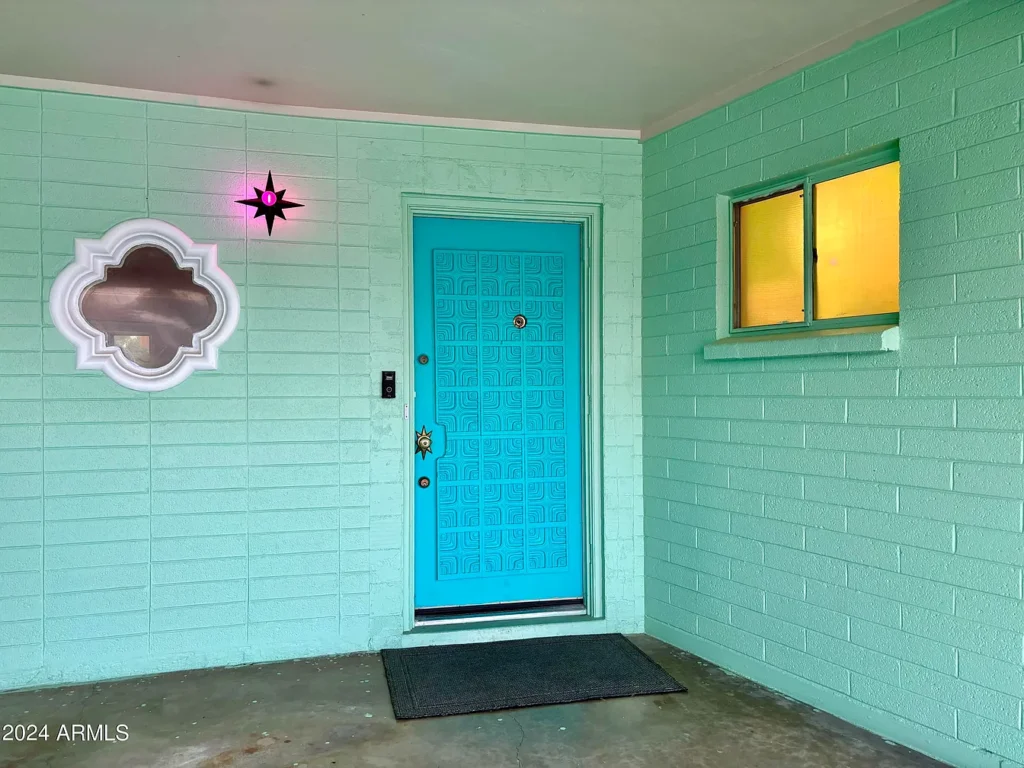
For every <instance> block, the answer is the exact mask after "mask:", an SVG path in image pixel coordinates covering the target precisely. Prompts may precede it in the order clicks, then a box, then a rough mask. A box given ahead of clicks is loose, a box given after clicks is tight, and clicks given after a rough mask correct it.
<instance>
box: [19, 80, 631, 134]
mask: <svg viewBox="0 0 1024 768" xmlns="http://www.w3.org/2000/svg"><path fill="white" fill-rule="evenodd" d="M0 86H6V87H10V88H26V89H30V90H35V91H64V92H66V93H81V94H86V95H89V96H108V97H110V98H115V99H134V100H136V101H156V102H162V103H167V104H184V105H186V106H192V107H209V108H212V109H230V110H234V111H237V112H266V113H270V114H275V115H293V116H299V117H322V118H326V119H329V120H349V121H359V122H370V123H403V124H409V125H424V126H436V127H440V128H473V129H477V130H484V131H511V132H515V133H547V134H556V135H562V136H590V137H594V138H600V139H633V140H639V139H640V131H639V130H632V129H627V128H588V127H583V126H573V125H544V124H540V123H516V122H510V121H504V120H478V119H476V118H466V117H432V116H429V115H406V114H399V113H394V112H369V111H363V110H357V109H329V108H326V107H303V106H295V105H288V104H269V103H266V102H262V101H243V100H241V99H224V98H220V97H216V96H195V95H190V94H185V93H171V92H167V91H149V90H144V89H141V88H122V87H121V86H116V85H99V84H96V83H79V82H75V81H72V80H50V79H46V78H40V77H22V76H20V75H4V74H0Z"/></svg>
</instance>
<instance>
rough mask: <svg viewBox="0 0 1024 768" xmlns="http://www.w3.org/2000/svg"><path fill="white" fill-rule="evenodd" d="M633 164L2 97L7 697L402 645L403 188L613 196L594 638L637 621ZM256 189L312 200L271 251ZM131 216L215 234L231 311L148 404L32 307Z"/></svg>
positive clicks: (1, 601) (610, 156)
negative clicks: (393, 393)
mask: <svg viewBox="0 0 1024 768" xmlns="http://www.w3.org/2000/svg"><path fill="white" fill-rule="evenodd" d="M640 165H641V148H640V145H639V144H638V142H636V141H628V140H602V139H598V138H582V137H572V136H551V135H541V134H527V133H511V132H496V131H474V130H461V129H450V128H436V127H423V126H417V125H396V124H383V123H355V122H342V121H336V120H327V119H310V118H303V117H290V116H282V115H276V114H266V113H257V112H236V111H228V110H216V109H205V108H197V107H193V106H185V105H178V104H169V103H146V102H141V101H131V100H123V99H111V98H99V97H94V96H85V95H75V94H68V93H59V92H49V91H46V92H40V91H35V90H22V89H12V88H0V689H4V688H17V687H25V686H30V685H42V684H51V683H59V682H68V681H71V682H78V681H84V680H94V679H101V678H110V677H119V676H124V675H132V674H144V673H152V672H159V671H163V670H168V669H183V668H195V667H202V666H209V665H218V664H233V663H239V662H247V661H262V660H267V659H274V658H291V657H297V656H307V655H315V654H322V653H337V652H347V651H359V650H366V649H372V648H379V647H382V646H395V645H398V644H401V643H405V642H407V641H408V640H409V638H408V637H407V636H404V635H402V629H403V625H402V621H403V619H402V611H403V605H404V604H405V601H406V599H407V595H406V594H405V578H406V570H405V569H406V560H407V558H406V552H405V551H404V549H403V546H404V544H403V542H404V538H403V536H404V534H403V526H404V525H405V524H406V523H407V519H408V518H407V515H408V513H409V511H408V510H406V509H404V507H403V504H404V501H405V498H406V496H405V494H406V491H405V487H404V483H405V477H406V475H405V466H406V465H405V462H406V461H407V460H408V459H409V457H410V454H411V451H410V450H409V448H410V446H409V445H406V443H405V424H404V422H403V404H404V403H405V402H408V397H407V395H406V392H405V387H406V385H407V383H408V381H409V373H410V372H409V370H408V369H407V361H408V359H409V357H410V354H411V353H410V352H409V350H407V349H406V348H405V346H404V344H405V341H404V323H405V318H404V312H405V306H406V292H407V291H408V290H409V289H410V287H409V286H408V285H407V284H406V282H405V279H406V278H405V273H404V271H403V268H402V264H403V262H402V249H403V237H402V221H401V203H400V201H401V195H402V193H403V192H429V193H442V194H451V195H470V196H489V197H505V198H526V199H554V200H573V201H587V202H595V201H596V202H600V203H602V204H603V205H604V224H605V231H604V233H603V236H604V256H605V263H604V270H605V278H606V279H605V286H606V290H605V293H604V306H603V311H604V328H603V338H604V351H605V357H604V361H605V377H606V378H605V381H604V396H605V408H606V410H605V414H604V419H605V427H606V435H607V436H608V438H607V442H606V445H605V451H604V460H605V464H604V466H605V497H604V509H605V516H606V528H605V531H606V542H605V547H606V550H605V551H606V562H605V563H604V568H605V573H606V579H607V601H606V613H607V617H608V618H607V621H606V622H605V623H604V624H603V625H602V626H605V627H607V628H608V629H609V630H615V631H618V630H622V631H635V630H637V629H638V628H639V627H640V626H641V621H642V612H643V591H642V590H643V580H642V555H643V537H642V528H641V515H642V505H641V502H640V491H641V484H642V464H641V462H642V456H641V449H640V440H641V437H640V435H641V421H640V407H641V403H640V388H639V381H640V379H639V374H640V356H639V341H640V323H639V312H640V293H639V269H640V227H641V207H640V206H641V199H640V193H641V175H640V174H641V170H640ZM268 170H272V171H273V173H274V178H275V181H276V186H277V188H278V189H279V190H280V189H282V188H283V189H286V190H287V193H288V197H289V198H290V199H293V200H296V201H298V202H301V203H303V204H304V205H305V207H304V208H298V209H294V210H290V211H288V221H286V222H282V221H278V222H277V223H276V226H275V228H274V234H273V237H272V238H268V237H267V234H266V228H265V223H264V221H263V219H258V220H255V221H253V220H252V219H251V216H252V209H250V208H245V207H243V206H240V205H238V204H237V203H235V201H236V200H238V199H241V198H244V197H251V195H252V187H253V186H259V187H260V188H262V186H263V183H264V181H265V179H266V174H267V171H268ZM145 216H151V217H155V218H160V219H164V220H166V221H169V222H171V223H172V224H175V225H176V226H178V227H180V228H181V229H183V230H184V231H185V232H186V233H187V234H188V235H189V236H190V237H192V238H193V239H194V240H196V241H198V242H215V243H217V245H218V247H219V254H220V258H221V261H222V263H223V265H224V267H225V269H226V270H227V271H228V272H229V273H230V275H231V277H232V279H233V280H234V281H235V282H236V284H237V285H238V286H239V290H240V292H241V295H242V302H243V312H242V319H241V323H240V326H239V329H238V331H237V332H236V333H235V335H234V336H233V337H232V338H231V339H230V341H229V342H228V343H227V344H226V345H225V347H224V350H223V352H222V353H221V358H220V361H221V364H220V370H218V371H216V372H211V373H199V374H194V375H193V376H192V377H191V378H190V379H189V380H188V381H187V382H185V383H184V384H182V385H181V386H178V387H175V388H173V389H170V390H168V391H165V392H162V393H157V394H152V395H150V394H143V393H135V392H132V391H129V390H127V389H123V388H121V387H119V386H117V385H115V384H114V383H113V382H111V381H110V380H109V379H107V378H106V377H105V376H103V375H102V374H101V373H98V372H77V371H76V370H75V366H74V354H73V351H72V347H71V345H70V344H69V343H68V342H67V341H66V340H65V339H64V338H63V337H61V336H60V334H59V333H57V332H56V330H55V329H54V328H53V325H52V323H51V322H50V318H49V311H48V308H47V304H46V299H47V297H48V295H49V290H50V285H51V283H52V280H53V278H54V276H55V275H56V274H57V273H58V272H59V271H60V270H61V269H62V268H63V267H64V266H65V265H66V264H67V263H69V261H70V260H71V259H72V254H73V247H74V240H75V238H76V237H97V236H99V235H102V233H103V232H104V231H106V230H107V229H108V228H109V227H111V226H112V225H114V224H116V223H118V222H120V221H124V220H126V219H132V218H138V217H145ZM381 370H396V371H397V372H398V388H399V393H398V399H396V400H390V401H382V400H380V399H379V398H378V394H379V376H380V371H381ZM539 631H545V630H539ZM546 631H556V630H546ZM563 631H564V630H563ZM460 637H462V638H470V637H473V635H472V633H462V634H461V635H460ZM449 639H450V640H451V639H454V638H449Z"/></svg>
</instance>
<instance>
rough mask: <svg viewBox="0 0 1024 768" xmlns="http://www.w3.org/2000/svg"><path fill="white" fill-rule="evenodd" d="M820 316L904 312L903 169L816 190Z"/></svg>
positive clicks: (887, 168) (893, 167) (880, 170)
mask: <svg viewBox="0 0 1024 768" xmlns="http://www.w3.org/2000/svg"><path fill="white" fill-rule="evenodd" d="M814 208H815V210H814V225H815V232H816V235H815V247H816V248H817V250H818V259H817V262H816V263H815V281H814V290H815V294H814V317H815V319H816V320H817V319H822V320H824V319H829V318H836V317H858V316H860V315H879V314H884V313H888V312H899V310H900V300H899V285H900V164H899V163H898V162H896V163H889V164H888V165H882V166H879V167H877V168H872V169H870V170H867V171H861V172H860V173H853V174H850V175H849V176H843V177H842V178H838V179H833V180H832V181H825V182H822V183H821V184H816V185H815V186H814Z"/></svg>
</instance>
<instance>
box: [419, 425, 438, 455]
mask: <svg viewBox="0 0 1024 768" xmlns="http://www.w3.org/2000/svg"><path fill="white" fill-rule="evenodd" d="M432 434H434V433H433V432H427V425H426V424H424V425H423V429H421V430H420V431H419V432H417V433H416V453H419V454H421V456H420V458H423V459H425V458H427V454H428V453H433V451H432V450H431V446H432V445H433V443H434V441H433V440H431V439H430V436H431V435H432Z"/></svg>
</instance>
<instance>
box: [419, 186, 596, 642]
mask: <svg viewBox="0 0 1024 768" xmlns="http://www.w3.org/2000/svg"><path fill="white" fill-rule="evenodd" d="M601 212H602V211H601V204H600V203H579V202H563V201H560V200H559V201H556V200H509V199H503V198H494V197H463V196H458V195H428V194H421V193H412V192H407V193H403V194H402V239H403V247H402V259H403V261H404V264H403V269H404V274H405V280H406V285H408V286H409V289H408V290H407V291H406V292H405V294H406V296H405V301H406V306H405V313H404V314H405V328H404V336H405V341H404V344H405V355H404V360H405V367H406V370H405V377H404V378H405V381H406V382H408V385H407V387H406V390H405V391H406V392H407V393H408V394H407V400H408V408H409V411H408V418H407V419H406V421H405V429H404V431H403V434H404V436H405V443H404V445H405V446H406V451H405V453H404V455H403V457H402V461H403V463H404V466H405V469H404V473H403V474H404V477H405V486H406V489H405V490H406V492H405V514H404V515H403V516H402V517H403V528H404V531H403V540H404V544H405V557H404V565H405V580H404V581H405V600H404V605H403V619H404V622H403V623H404V627H403V629H404V631H405V632H410V631H412V630H413V629H414V628H415V627H416V626H417V622H416V616H415V610H416V609H415V589H416V569H415V564H416V550H415V520H414V515H415V513H416V506H415V503H414V493H415V480H416V478H415V470H416V466H415V463H414V462H413V461H412V460H411V457H412V455H413V453H412V450H411V448H412V445H413V442H414V440H415V424H416V401H415V398H414V397H413V396H412V389H413V386H414V377H413V372H414V371H415V360H414V357H415V354H416V351H415V349H414V348H413V304H414V293H415V291H414V290H413V287H414V282H413V264H412V259H413V242H412V235H413V227H412V223H413V218H414V217H416V216H434V217H447V218H456V219H499V220H506V221H509V220H511V221H544V222H563V223H570V224H579V225H580V227H581V230H582V235H583V236H582V242H581V243H580V253H581V256H582V259H583V264H582V267H581V274H582V277H583V284H582V286H581V292H580V298H581V299H582V317H581V318H580V320H581V323H580V331H581V336H582V338H583V349H582V358H581V360H582V365H581V369H582V370H581V371H580V375H581V377H582V380H583V393H582V400H583V422H582V423H583V455H582V459H583V605H584V608H585V617H586V618H592V619H600V618H604V602H605V601H604V505H603V498H604V475H603V467H602V455H603V439H602V420H603V413H604V410H603V403H602V398H601V382H602V371H601V367H602V366H601V360H602V357H601V338H602V334H601V327H602V326H601V310H602V301H601V290H602V283H601V234H602V225H601ZM535 616H536V612H533V613H524V614H514V615H510V616H504V617H502V618H501V619H500V621H504V622H512V623H515V622H525V621H528V620H530V618H531V617H535ZM572 618H574V619H576V620H579V618H580V615H579V612H578V611H576V612H575V615H574V616H572ZM496 620H499V619H496V618H495V617H490V618H489V619H487V621H489V622H493V621H496ZM429 623H430V624H431V625H436V624H441V623H443V622H441V621H431V622H429ZM444 623H451V624H452V625H453V626H452V627H450V628H451V629H455V628H457V627H458V626H465V627H466V628H467V629H469V628H475V623H474V622H472V621H467V620H466V619H454V620H451V621H450V622H444Z"/></svg>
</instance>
